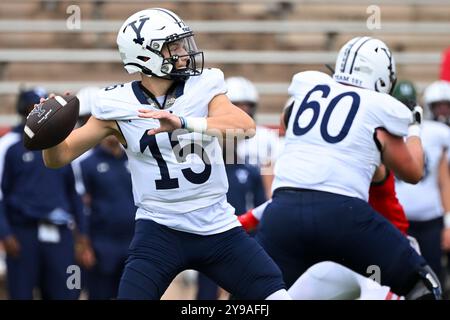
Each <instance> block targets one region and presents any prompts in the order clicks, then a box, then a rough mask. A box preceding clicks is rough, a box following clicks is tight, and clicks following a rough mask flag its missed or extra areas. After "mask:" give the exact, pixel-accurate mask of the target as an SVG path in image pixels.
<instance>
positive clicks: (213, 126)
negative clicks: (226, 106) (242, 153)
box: [206, 114, 256, 138]
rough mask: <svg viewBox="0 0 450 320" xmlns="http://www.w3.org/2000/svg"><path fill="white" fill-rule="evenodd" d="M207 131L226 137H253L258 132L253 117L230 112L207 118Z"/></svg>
mask: <svg viewBox="0 0 450 320" xmlns="http://www.w3.org/2000/svg"><path fill="white" fill-rule="evenodd" d="M206 121H207V131H206V132H207V133H208V134H212V135H215V134H218V133H220V135H221V136H223V137H225V138H234V137H238V138H251V137H253V136H254V135H255V133H256V125H255V122H254V121H253V119H252V118H251V117H249V116H247V115H246V114H245V115H242V114H230V115H223V116H214V117H209V118H206Z"/></svg>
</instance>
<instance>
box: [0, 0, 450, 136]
mask: <svg viewBox="0 0 450 320" xmlns="http://www.w3.org/2000/svg"><path fill="white" fill-rule="evenodd" d="M73 4H76V5H79V7H80V9H81V29H79V30H78V29H75V30H70V29H68V28H67V26H66V19H67V18H68V17H69V16H70V14H68V13H67V12H66V10H67V7H68V6H70V5H73ZM373 4H375V5H378V6H379V8H380V9H381V11H380V12H381V29H374V30H369V29H368V28H367V26H366V21H367V19H368V17H369V16H370V15H371V12H368V11H367V9H368V7H369V6H370V5H373ZM158 6H160V7H166V8H168V9H171V10H174V11H175V12H177V13H179V14H180V16H181V17H183V18H184V19H185V20H186V21H187V22H188V23H189V24H190V25H191V27H192V28H193V29H194V31H195V32H196V38H197V45H198V46H199V47H200V48H202V49H203V50H204V51H205V60H206V63H207V66H217V67H219V68H221V69H222V70H223V71H224V72H225V75H226V76H232V75H243V76H245V77H247V78H249V79H251V80H253V81H254V82H255V83H256V85H257V88H258V91H259V92H260V94H261V107H260V110H259V115H258V118H257V119H258V121H259V122H260V123H265V124H275V123H277V121H278V116H277V113H278V112H280V110H281V108H282V106H283V104H284V102H285V100H286V98H287V92H286V91H287V87H288V83H289V81H290V79H291V77H292V75H293V74H294V73H296V72H298V71H302V70H308V69H317V70H321V71H325V72H327V71H328V70H327V68H326V67H325V66H324V64H325V63H328V64H331V65H333V64H334V63H333V61H334V59H335V57H336V53H337V50H338V49H339V48H340V46H341V45H343V44H344V43H345V42H346V41H347V40H348V39H350V38H352V37H354V36H356V35H373V36H376V37H379V38H381V39H382V40H384V41H385V42H386V43H387V44H388V45H389V46H390V47H391V48H392V50H393V51H394V53H395V57H396V60H397V65H398V74H399V78H402V79H410V80H413V81H415V82H416V83H417V84H418V87H419V89H420V90H422V89H423V88H424V87H425V86H426V85H427V84H429V83H430V82H432V81H433V80H435V79H437V78H438V77H439V66H440V61H441V55H442V52H443V51H444V49H445V48H447V47H448V46H449V45H450V22H449V19H448V17H449V16H450V1H448V0H397V1H373V0H362V1H356V0H340V1H337V0H316V1H312V0H309V1H308V0H291V1H277V0H260V1H257V0H247V1H237V0H228V1H227V0H221V1H213V0H200V1H193V0H191V1H186V0H185V1H181V0H177V1H152V2H149V1H145V0H130V1H126V0H103V1H87V0H85V1H65V0H62V1H56V0H47V1H38V0H2V1H1V3H0V106H1V107H0V127H1V126H8V125H9V124H11V122H12V121H14V117H13V116H12V115H13V110H14V103H15V97H16V93H17V92H18V90H19V88H20V87H21V86H25V87H28V86H32V85H35V84H40V85H43V86H45V87H47V88H48V89H49V90H51V91H57V92H62V91H64V90H72V91H76V90H78V89H79V88H80V87H82V86H84V85H86V86H88V85H99V86H104V85H108V84H111V83H116V82H123V81H130V80H131V79H133V77H131V76H128V75H127V74H126V72H125V71H124V70H123V68H122V65H121V63H120V62H119V55H118V52H117V51H116V44H115V37H116V32H117V29H118V27H119V26H120V25H121V23H122V20H123V19H125V18H126V17H128V16H129V15H131V14H132V13H134V12H136V11H138V10H141V9H144V8H147V7H158Z"/></svg>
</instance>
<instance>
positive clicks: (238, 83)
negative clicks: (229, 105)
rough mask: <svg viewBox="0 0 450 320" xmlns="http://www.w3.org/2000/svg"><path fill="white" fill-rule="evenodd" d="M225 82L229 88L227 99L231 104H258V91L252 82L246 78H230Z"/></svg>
mask: <svg viewBox="0 0 450 320" xmlns="http://www.w3.org/2000/svg"><path fill="white" fill-rule="evenodd" d="M225 82H226V84H227V87H228V91H227V97H228V99H230V101H231V102H250V103H253V104H257V103H258V100H259V95H258V91H257V90H256V87H255V86H254V85H253V83H251V81H250V80H248V79H246V78H244V77H230V78H227V79H226V80H225Z"/></svg>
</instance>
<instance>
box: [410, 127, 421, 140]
mask: <svg viewBox="0 0 450 320" xmlns="http://www.w3.org/2000/svg"><path fill="white" fill-rule="evenodd" d="M408 137H419V138H420V126H419V125H418V124H412V125H410V126H409V127H408Z"/></svg>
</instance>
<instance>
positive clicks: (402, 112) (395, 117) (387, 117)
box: [371, 94, 413, 137]
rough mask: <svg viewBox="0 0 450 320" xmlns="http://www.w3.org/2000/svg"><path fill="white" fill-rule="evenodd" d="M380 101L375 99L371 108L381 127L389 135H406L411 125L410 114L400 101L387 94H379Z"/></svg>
mask: <svg viewBox="0 0 450 320" xmlns="http://www.w3.org/2000/svg"><path fill="white" fill-rule="evenodd" d="M379 97H382V99H376V100H375V101H374V103H377V104H378V105H376V106H373V108H371V110H373V112H374V115H375V117H376V119H377V120H378V122H379V124H380V126H381V127H383V128H384V129H386V130H387V131H388V132H389V133H391V134H393V135H395V136H400V137H404V136H406V135H407V134H408V127H409V125H410V124H411V123H412V120H413V119H412V112H411V110H409V109H408V107H407V106H405V105H404V104H403V103H401V102H400V101H398V100H396V99H395V98H393V97H391V96H389V95H387V94H383V95H382V94H379Z"/></svg>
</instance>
